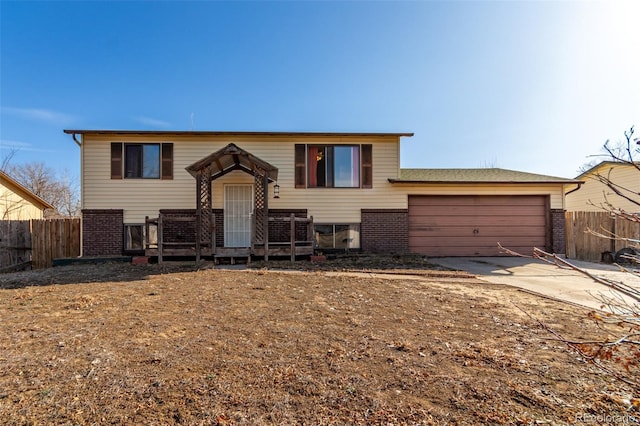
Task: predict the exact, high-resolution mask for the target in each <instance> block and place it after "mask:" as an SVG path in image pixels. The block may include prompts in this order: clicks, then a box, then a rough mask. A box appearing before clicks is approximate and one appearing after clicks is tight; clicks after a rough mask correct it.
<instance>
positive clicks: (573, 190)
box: [564, 182, 584, 196]
mask: <svg viewBox="0 0 640 426" xmlns="http://www.w3.org/2000/svg"><path fill="white" fill-rule="evenodd" d="M583 183H584V182H578V186H576V187H575V188H573V189H572V190H571V191H569V192H565V193H564V195H565V196H567V195H569V194H571V193H572V192H576V191H577V190H578V189H580V188H582V184H583Z"/></svg>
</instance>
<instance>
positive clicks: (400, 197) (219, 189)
mask: <svg viewBox="0 0 640 426" xmlns="http://www.w3.org/2000/svg"><path fill="white" fill-rule="evenodd" d="M398 139H399V138H398V137H396V136H384V137H383V136H380V137H361V136H357V137H327V136H317V137H293V136H288V137H276V136H273V137H264V136H263V137H256V136H234V137H229V136H209V137H207V138H206V139H205V138H203V137H201V136H200V137H199V136H193V135H175V136H174V135H169V136H164V137H163V138H159V137H158V138H154V137H151V136H145V135H126V136H123V137H117V136H113V135H93V136H92V135H84V137H83V145H82V173H83V178H82V185H83V188H82V190H83V200H82V207H83V208H85V209H123V210H124V221H125V223H142V222H144V218H145V216H150V217H155V216H156V215H157V214H158V211H159V210H160V209H192V208H195V205H196V195H195V179H194V178H193V177H192V176H191V175H190V174H189V173H187V171H186V170H185V167H187V166H189V165H191V164H192V163H194V162H196V161H198V160H200V159H202V158H204V157H206V156H207V155H209V154H211V153H213V152H215V151H217V150H219V149H220V148H223V147H224V146H226V145H227V144H229V143H235V144H236V145H237V146H239V147H240V148H242V149H244V150H246V151H248V152H250V153H252V154H253V155H255V156H257V157H259V158H260V159H262V160H264V161H267V162H268V163H270V164H272V165H274V166H276V167H278V169H279V171H278V184H279V185H280V198H279V199H274V198H273V184H271V185H269V194H270V197H269V207H270V208H272V209H307V210H308V214H309V215H311V216H313V218H314V221H315V222H316V223H359V222H360V220H361V218H360V211H361V209H380V208H383V209H407V208H408V195H409V194H412V195H422V194H423V195H463V194H468V195H550V199H551V208H556V209H559V208H563V185H560V184H490V183H489V184H406V183H403V184H391V183H390V182H389V181H388V179H389V178H397V177H398V171H399V166H400V159H399V158H400V152H399V150H400V143H399V141H398ZM111 142H141V143H144V142H148V143H163V142H171V143H174V147H173V152H174V162H173V165H174V169H173V172H174V177H173V179H172V180H160V179H114V180H112V179H110V176H111V170H110V144H111ZM296 143H304V144H372V147H373V187H372V188H370V189H362V188H307V189H296V188H295V182H294V172H295V167H294V155H295V144H296ZM251 182H253V177H252V176H251V175H249V174H247V173H243V172H241V171H234V172H232V173H229V174H227V175H225V176H223V177H222V178H220V179H217V180H215V181H214V182H213V207H214V208H222V207H223V201H224V200H223V197H224V196H223V194H224V192H223V191H224V185H225V184H235V183H251Z"/></svg>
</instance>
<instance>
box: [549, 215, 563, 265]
mask: <svg viewBox="0 0 640 426" xmlns="http://www.w3.org/2000/svg"><path fill="white" fill-rule="evenodd" d="M551 250H552V251H553V252H554V253H556V254H565V253H566V222H565V218H564V210H563V209H551Z"/></svg>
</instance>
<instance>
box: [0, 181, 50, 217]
mask: <svg viewBox="0 0 640 426" xmlns="http://www.w3.org/2000/svg"><path fill="white" fill-rule="evenodd" d="M50 209H53V206H52V205H51V204H49V203H47V202H46V201H45V200H43V199H42V198H40V197H39V196H37V195H36V194H34V193H33V192H31V191H29V190H28V189H27V188H25V187H24V186H22V185H21V184H20V183H18V182H17V181H16V180H15V179H13V178H12V177H11V176H9V175H8V174H6V173H4V172H2V171H0V213H1V215H2V217H1V218H0V219H1V220H30V219H42V218H43V217H44V212H45V210H50Z"/></svg>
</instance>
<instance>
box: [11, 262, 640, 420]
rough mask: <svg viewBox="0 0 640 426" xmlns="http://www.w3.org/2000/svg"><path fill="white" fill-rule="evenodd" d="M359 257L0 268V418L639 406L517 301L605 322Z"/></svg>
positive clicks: (567, 326) (554, 316) (568, 328)
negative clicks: (236, 265)
mask: <svg viewBox="0 0 640 426" xmlns="http://www.w3.org/2000/svg"><path fill="white" fill-rule="evenodd" d="M389 262H392V261H389ZM392 263H393V262H392ZM258 266H260V265H258ZM262 266H264V265H262ZM360 266H362V267H360ZM360 266H359V267H357V268H356V269H357V270H359V271H360V272H361V274H360V275H359V276H350V275H349V274H347V273H344V274H339V275H331V276H330V275H328V274H327V273H326V272H324V271H315V272H313V271H295V272H284V271H281V272H278V271H273V270H270V271H268V270H264V269H256V270H247V271H231V270H221V269H214V268H212V267H211V266H205V267H201V268H200V269H199V270H196V268H195V267H194V266H193V265H192V264H190V265H187V264H185V265H172V266H169V267H160V266H158V265H138V266H133V265H123V264H105V265H87V266H68V267H67V266H65V267H59V268H52V269H48V270H44V271H31V272H24V273H15V274H7V275H3V276H0V419H2V420H3V424H9V425H18V424H19V425H23V424H57V425H65V424H69V425H71V424H73V425H76V424H77V425H84V424H158V425H159V424H163V425H164V424H187V425H216V424H220V425H233V424H238V425H241V424H242V425H266V424H269V425H271V424H273V425H282V424H313V425H333V424H336V425H337V424H363V425H364V424H384V425H396V424H408V425H414V424H415V425H422V424H427V425H429V424H469V425H477V424H635V423H634V422H636V421H637V419H638V418H640V413H638V411H634V408H633V407H632V406H631V404H629V398H630V397H631V394H630V391H629V389H626V388H625V386H623V385H620V384H619V383H616V382H613V381H612V380H611V379H609V378H608V377H607V376H606V375H604V374H603V373H601V372H600V371H598V370H597V369H595V368H594V367H593V366H591V365H589V364H587V363H586V362H584V360H582V359H580V358H579V357H577V356H576V355H575V354H573V353H571V352H568V351H567V348H566V347H565V345H564V344H563V343H561V342H558V341H557V340H554V338H553V336H552V335H550V334H549V333H548V332H547V331H546V330H544V329H543V328H541V327H540V326H539V324H538V323H537V322H536V321H534V320H533V319H532V318H530V317H529V316H527V315H526V314H525V313H524V312H523V310H524V311H526V312H528V313H530V314H531V315H533V316H534V317H536V318H539V319H540V320H542V321H544V322H545V323H546V324H548V325H549V326H551V327H553V328H554V329H556V330H558V331H559V332H561V333H563V334H564V335H565V336H566V337H568V338H572V339H579V338H581V337H584V336H588V337H592V336H593V334H594V333H599V332H598V331H597V329H596V328H595V326H594V324H593V323H592V322H591V321H590V320H589V319H588V318H587V315H586V314H587V311H585V310H582V309H579V308H576V307H573V306H570V305H566V304H562V303H559V302H555V301H551V300H547V299H544V298H540V297H537V296H534V295H531V294H528V293H525V292H521V291H518V290H516V289H513V288H509V287H503V286H497V285H490V284H486V283H482V282H479V281H476V280H475V279H473V278H470V277H468V276H466V275H465V274H455V273H447V272H446V271H435V272H433V273H431V272H428V271H425V269H426V270H428V269H429V268H428V265H417V264H415V263H409V264H406V265H405V264H402V262H400V261H398V262H395V263H394V264H393V267H395V268H396V269H397V270H399V271H402V272H404V273H412V270H413V269H415V268H419V269H420V270H418V271H415V275H411V276H405V275H402V274H398V273H396V274H389V275H387V276H385V277H382V278H380V277H379V276H378V275H376V276H372V275H369V274H367V273H362V271H366V270H370V269H372V268H368V267H366V265H365V266H363V265H360ZM374 266H375V265H374ZM309 268H311V266H309V267H308V268H306V269H309ZM335 268H337V269H349V268H348V267H346V266H345V265H341V264H339V263H338V264H337V266H335ZM335 268H334V269H335ZM323 269H331V267H330V266H328V265H327V264H324V265H323ZM396 272H398V271H396ZM625 422H626V423H625Z"/></svg>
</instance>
